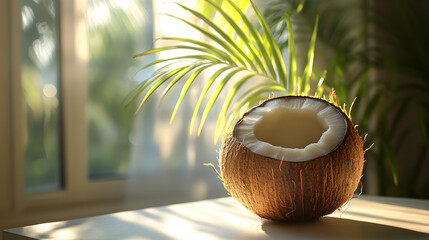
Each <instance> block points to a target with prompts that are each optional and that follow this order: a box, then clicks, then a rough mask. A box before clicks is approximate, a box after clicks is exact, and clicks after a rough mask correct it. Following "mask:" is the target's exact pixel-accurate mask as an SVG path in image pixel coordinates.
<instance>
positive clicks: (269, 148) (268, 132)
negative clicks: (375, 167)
mask: <svg viewBox="0 0 429 240" xmlns="http://www.w3.org/2000/svg"><path fill="white" fill-rule="evenodd" d="M220 155H221V158H220V165H221V175H222V179H223V181H224V185H225V188H226V189H227V190H228V191H229V193H230V194H231V196H232V197H234V198H236V199H237V200H238V201H239V202H240V203H241V204H243V205H244V206H245V207H246V208H248V209H249V210H250V211H252V212H254V213H255V214H257V215H258V216H260V217H262V218H266V219H271V220H278V221H309V220H313V219H317V218H319V217H321V216H324V215H327V214H330V213H332V212H333V211H335V210H336V209H338V208H339V207H341V206H342V205H343V204H344V203H346V202H347V201H348V200H349V199H350V198H351V197H352V196H353V193H354V191H355V190H356V188H357V187H358V184H359V181H360V178H361V175H362V169H363V162H364V151H363V139H362V138H361V136H360V135H359V134H358V132H357V130H356V128H355V126H354V125H353V123H352V122H351V120H350V118H349V117H348V116H347V115H346V114H345V113H344V112H343V111H342V110H341V109H340V108H339V107H338V106H336V105H335V104H332V103H330V102H328V101H325V100H322V99H319V98H312V97H301V96H286V97H278V98H273V99H269V100H267V101H265V102H263V103H262V104H260V105H259V106H257V107H255V108H252V109H250V110H249V111H248V112H247V113H246V114H244V116H243V117H242V118H241V119H240V120H239V121H238V122H237V123H236V125H235V127H234V129H233V132H232V134H230V135H228V136H227V137H226V138H225V139H224V141H223V144H222V149H221V153H220Z"/></svg>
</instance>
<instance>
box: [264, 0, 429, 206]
mask: <svg viewBox="0 0 429 240" xmlns="http://www.w3.org/2000/svg"><path fill="white" fill-rule="evenodd" d="M298 4H299V3H298V2H297V1H296V0H289V1H283V0H272V1H270V4H269V5H268V8H267V9H266V14H265V15H266V18H267V22H268V24H269V25H270V26H271V29H272V31H273V35H274V36H275V37H276V39H277V40H278V42H279V46H280V47H281V48H282V49H283V48H284V49H286V48H288V45H289V37H285V36H286V35H287V31H288V29H289V27H288V23H287V21H286V19H285V17H284V15H285V14H287V12H290V11H291V9H294V8H296V7H297V6H298ZM367 4H368V2H367V1H330V2H329V3H326V2H324V1H318V0H309V1H306V5H305V6H304V7H303V9H302V11H301V13H300V14H298V15H294V18H292V22H293V24H294V27H295V29H296V30H298V31H296V34H295V39H300V40H301V41H295V42H297V43H298V44H297V46H295V47H296V48H299V49H303V48H304V46H302V44H300V43H301V42H305V41H302V40H305V39H308V38H310V36H311V32H310V31H311V27H310V26H311V24H312V23H313V22H314V19H315V18H316V16H320V22H319V27H318V28H319V31H318V36H317V44H318V46H321V47H318V51H319V52H316V55H317V57H316V59H315V63H316V64H315V67H314V69H313V71H314V74H313V76H317V77H319V78H321V79H324V80H325V87H326V89H327V90H329V89H331V88H334V89H335V90H336V93H337V96H338V100H339V102H340V104H343V103H347V104H350V103H351V102H353V101H354V99H355V98H356V101H355V102H354V107H353V112H352V116H353V120H354V122H355V123H357V124H359V130H360V132H362V133H368V137H367V138H366V144H367V147H369V145H371V144H373V143H374V147H372V148H371V150H370V151H368V152H367V153H366V155H365V156H366V159H367V163H368V164H367V165H366V166H374V169H375V173H376V178H377V182H378V186H377V188H378V193H379V194H382V195H386V194H390V195H402V196H407V197H426V198H427V197H428V196H429V191H427V189H428V188H427V187H426V188H425V186H427V185H428V184H429V178H427V177H424V172H423V171H422V167H423V166H424V165H425V161H426V160H427V156H428V150H429V148H428V145H427V140H425V139H427V125H428V124H429V113H428V109H429V104H428V98H427V96H428V90H429V87H428V79H429V74H428V69H429V67H428V65H427V64H428V63H429V61H427V60H426V59H427V54H428V53H429V48H428V46H429V45H428V44H427V42H428V41H429V31H428V28H427V27H424V26H426V25H427V24H428V23H429V22H428V20H429V19H428V17H427V9H428V4H427V3H424V1H404V0H395V1H392V3H390V2H389V3H386V2H384V1H381V2H378V1H376V4H375V5H376V6H375V5H374V6H373V8H370V6H368V5H367ZM371 11H377V12H376V14H373V15H370V12H371ZM369 26H371V28H369ZM369 29H372V32H369ZM374 42H375V43H378V44H376V45H375V46H373V45H372V44H371V43H374ZM299 61H300V60H299V59H298V60H297V62H299ZM320 69H326V70H327V71H321V70H320ZM411 139H412V141H410V140H411ZM410 142H413V144H409V143H410ZM404 152H416V153H417V154H415V155H416V156H414V157H413V158H410V157H409V156H410V155H409V154H406V156H407V157H406V158H404V157H403V156H402V157H401V155H404ZM411 164H412V165H414V166H415V168H409V169H405V168H401V166H405V165H411ZM366 170H369V171H372V169H368V168H367V169H366ZM407 171H408V172H407ZM367 175H369V174H368V173H365V174H364V180H365V177H366V176H367ZM364 185H366V186H369V185H375V184H374V182H371V183H366V184H365V182H364ZM425 189H426V190H425Z"/></svg>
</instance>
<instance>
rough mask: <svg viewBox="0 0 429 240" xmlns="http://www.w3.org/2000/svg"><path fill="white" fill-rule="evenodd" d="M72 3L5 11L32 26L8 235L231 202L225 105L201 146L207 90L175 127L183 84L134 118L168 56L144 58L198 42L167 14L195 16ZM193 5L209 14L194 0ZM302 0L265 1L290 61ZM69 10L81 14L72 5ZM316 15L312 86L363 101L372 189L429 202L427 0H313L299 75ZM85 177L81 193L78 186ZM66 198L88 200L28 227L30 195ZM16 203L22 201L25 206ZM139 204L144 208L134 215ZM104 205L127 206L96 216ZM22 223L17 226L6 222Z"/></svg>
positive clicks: (130, 3) (142, 3) (129, 5)
mask: <svg viewBox="0 0 429 240" xmlns="http://www.w3.org/2000/svg"><path fill="white" fill-rule="evenodd" d="M6 2H9V1H6ZM70 2H71V3H64V2H63V1H60V0H21V1H16V2H15V3H12V1H11V2H9V4H7V5H6V6H8V7H10V8H12V9H15V10H14V11H12V14H10V15H8V17H9V18H8V19H7V22H8V23H10V26H12V25H13V23H16V22H19V24H17V25H19V26H20V28H19V29H18V30H11V28H7V29H9V30H8V31H9V33H11V34H9V35H10V36H11V39H14V40H17V41H12V40H11V41H12V42H16V44H17V46H18V47H15V48H12V50H10V51H11V52H10V55H11V56H15V55H19V56H16V57H15V58H18V59H20V61H18V63H19V66H15V65H16V64H17V61H13V62H10V64H11V65H10V66H9V67H10V69H12V70H10V71H12V72H13V73H14V74H13V75H14V76H15V78H14V79H13V80H14V81H15V83H11V84H12V86H15V87H12V97H11V99H12V100H11V102H15V103H12V104H11V106H14V107H11V108H10V109H9V110H10V112H13V113H12V118H11V119H14V120H10V121H11V122H10V123H11V124H14V126H12V127H10V129H12V130H10V131H11V136H12V137H11V138H13V139H14V140H13V142H14V144H15V145H19V146H21V147H18V148H14V149H10V150H9V151H11V152H12V151H15V152H13V153H12V154H10V155H13V156H14V158H13V160H11V159H3V160H2V161H3V162H2V165H3V166H11V165H14V164H12V163H10V161H12V162H19V161H20V162H22V164H17V165H15V168H18V170H16V169H12V171H10V172H12V173H9V170H2V171H5V172H6V171H7V172H8V174H10V175H11V176H10V178H9V179H10V181H11V182H12V183H11V184H9V185H11V186H13V187H7V189H8V191H6V192H7V193H6V194H5V196H6V198H7V199H9V200H5V201H4V202H3V204H4V206H5V207H3V209H5V210H4V211H3V212H2V211H0V214H1V215H0V219H1V220H3V225H4V226H7V227H12V226H15V225H20V224H22V223H26V224H29V223H37V222H42V221H47V220H57V219H61V218H67V216H74V217H78V216H86V215H92V214H100V213H107V212H112V211H117V210H121V209H130V208H137V207H147V206H155V205H162V204H168V203H175V202H184V201H193V200H201V199H208V198H215V197H222V196H227V193H226V192H225V190H224V189H223V186H222V184H221V181H220V180H219V179H218V178H217V173H216V172H215V171H214V169H213V168H211V167H208V166H204V164H206V163H212V164H214V165H215V166H217V152H216V151H217V149H219V145H220V143H213V134H214V127H215V120H216V113H218V112H219V110H220V109H219V106H215V109H214V110H213V111H212V114H211V115H209V120H208V121H207V123H206V127H205V129H204V130H203V133H202V134H201V135H200V136H197V135H196V134H195V133H194V134H189V130H190V129H189V122H190V119H191V116H192V112H193V106H194V105H195V104H196V102H197V100H198V97H199V93H200V92H201V89H202V86H200V85H195V86H194V88H193V89H192V90H191V92H190V94H189V95H188V96H187V97H186V98H185V100H184V102H183V103H182V106H181V109H180V110H179V112H178V115H177V116H176V119H175V121H174V122H173V123H172V124H169V120H170V114H171V112H172V111H173V108H174V106H175V101H176V100H177V98H178V96H179V93H180V88H179V87H175V88H174V89H173V90H172V91H171V94H168V95H166V96H165V97H161V94H155V95H154V96H153V97H152V98H151V99H150V101H149V102H148V104H145V105H144V106H143V108H142V110H141V111H140V112H139V113H138V114H137V115H135V116H134V111H135V109H136V108H137V104H136V105H131V106H128V107H127V108H125V107H124V99H125V97H126V96H127V94H128V93H129V92H130V91H131V90H132V89H133V88H135V87H136V86H137V85H138V84H139V83H140V82H141V81H143V80H144V79H147V78H148V77H149V76H150V74H151V73H152V72H153V71H154V70H155V69H151V68H149V69H146V70H145V71H140V69H141V68H142V67H143V66H144V65H145V64H147V63H148V62H151V61H154V60H155V59H157V58H159V57H160V56H157V55H155V56H148V57H145V58H136V59H134V58H133V56H134V55H136V54H138V53H141V52H144V51H147V50H149V49H152V48H154V47H158V46H162V44H166V43H165V42H160V41H157V40H156V39H157V38H159V37H162V36H184V37H193V36H195V37H199V36H198V35H193V34H195V33H194V32H193V31H192V30H190V29H187V28H186V26H184V25H183V24H181V23H179V22H178V21H175V20H174V19H172V18H169V17H167V16H165V15H162V14H160V13H161V12H163V13H172V14H174V15H176V16H182V17H187V16H186V15H184V12H183V10H181V9H180V8H177V6H175V5H174V4H172V1H167V0H163V1H151V0H75V1H70ZM217 2H219V3H221V2H222V1H221V0H217ZM239 2H244V3H242V4H243V6H246V4H247V5H248V2H247V3H246V2H245V1H239ZM181 3H183V4H186V5H187V6H192V7H195V8H196V9H197V10H199V11H201V12H206V13H207V11H208V12H209V10H208V9H206V8H204V4H203V5H201V4H199V5H198V4H197V3H196V1H194V0H188V1H181ZM300 3H301V1H296V0H269V1H256V4H257V6H258V7H259V8H260V10H261V11H262V12H263V14H264V16H265V18H266V19H267V22H268V23H269V26H270V27H271V30H272V31H273V33H274V36H275V38H276V40H277V42H278V44H279V46H280V47H281V49H282V51H283V53H284V58H285V59H286V60H287V58H288V55H287V51H288V49H287V46H288V45H287V42H288V34H287V28H286V22H285V18H284V15H285V13H287V12H290V11H291V10H294V9H297V8H298V6H299V4H300ZM67 4H68V5H71V6H73V8H71V9H68V8H67V9H66V8H65V7H64V5H67ZM18 5H19V6H18ZM67 11H70V12H72V14H69V13H67ZM13 12H15V14H13ZM181 14H182V15H181ZM207 14H208V13H207ZM250 15H251V14H250ZM316 16H319V21H320V22H319V30H318V35H317V42H316V54H315V67H314V75H313V76H312V78H313V80H314V81H318V80H319V79H320V78H323V79H324V83H325V88H326V93H328V92H329V91H330V90H331V89H332V88H334V89H335V90H336V93H337V96H338V100H339V102H340V103H341V104H343V103H344V104H346V105H347V106H350V105H352V103H353V102H354V105H353V109H352V117H353V121H354V122H355V123H356V124H358V125H359V127H358V129H359V131H360V133H361V134H362V135H365V134H368V135H367V137H366V144H365V147H366V148H369V150H368V151H367V152H366V155H365V157H366V162H365V169H364V175H363V180H362V192H363V193H364V194H371V195H385V196H398V197H410V198H426V199H428V198H429V175H428V174H427V172H428V171H429V154H428V150H429V148H428V146H429V145H428V144H429V142H428V140H429V139H428V134H429V131H428V124H429V112H428V109H429V94H428V92H429V60H428V58H427V54H429V46H428V43H429V28H428V27H427V26H429V17H428V16H429V4H428V2H427V1H424V0H414V1H405V0H394V1H387V0H386V1H384V0H383V1H380V0H378V1H371V0H347V1H339V0H323V1H322V0H307V1H305V4H304V5H303V8H302V10H301V11H300V12H299V13H296V14H293V15H292V23H293V29H294V33H295V44H296V49H297V50H296V54H297V62H298V71H302V70H303V67H304V61H305V58H306V55H307V51H308V43H309V42H310V38H311V33H312V30H313V24H314V22H315V18H316ZM70 33H73V34H70ZM9 35H7V34H6V35H3V36H4V37H5V36H9ZM6 42H7V41H6ZM11 44H12V43H11ZM168 44H171V43H168ZM16 49H19V50H16ZM161 57H166V56H161ZM167 57H168V56H167ZM70 63H74V64H70ZM12 64H15V65H14V66H12ZM8 70H9V69H8ZM65 73H68V74H65ZM204 77H205V76H201V78H204ZM11 79H12V78H11ZM2 81H9V80H8V79H5V80H2ZM16 81H19V83H16ZM65 81H67V82H65ZM1 91H2V92H3V91H9V90H8V89H2V90H1ZM16 102H18V103H16ZM17 108H18V109H17ZM11 109H15V110H11ZM3 112H7V110H5V111H2V116H8V115H9V114H8V113H5V114H4V115H3ZM17 119H20V120H19V121H18V120H17ZM17 128H18V129H19V130H16V129H17ZM76 132H77V133H79V134H80V135H77V136H78V137H77V138H73V139H72V138H70V137H69V135H73V134H74V133H76ZM73 136H74V135H73ZM4 138H5V139H6V140H4V141H8V139H7V138H8V137H7V136H4ZM9 140H10V139H9ZM372 144H373V145H372ZM76 146H77V147H76ZM16 151H18V153H17V152H16ZM73 154H75V155H73ZM76 154H77V155H76ZM71 156H80V157H76V158H75V157H71ZM4 162H9V163H8V164H6V163H5V164H6V165H4V164H3V163H4ZM20 166H21V167H20ZM76 166H78V167H76ZM11 168H12V167H11ZM4 169H5V168H4ZM70 169H78V170H70ZM79 169H81V170H79ZM76 172H77V173H78V174H76V175H75V174H74V173H76ZM74 178H76V181H77V182H82V184H75V185H76V187H69V186H71V185H73V184H74V183H73V182H74V181H75V180H74ZM77 178H79V179H77ZM16 182H18V184H16ZM118 182H120V183H121V184H120V185H119V187H118V185H117V184H116V183H118ZM20 183H21V184H20ZM83 183H84V184H83ZM93 183H96V184H98V183H100V184H103V188H105V189H106V190H103V191H106V192H109V193H108V194H107V195H106V194H104V195H103V194H101V195H100V196H105V195H106V196H108V197H106V199H103V198H102V197H98V198H97V197H88V198H86V197H85V196H86V195H88V196H92V195H91V194H93V195H97V193H96V192H93V193H91V191H92V190H86V191H80V190H75V188H76V189H77V188H79V186H80V187H82V188H87V185H88V186H89V185H91V184H93ZM105 183H106V184H105ZM70 184H71V185H70ZM15 186H17V187H15ZM73 186H74V185H73ZM97 186H98V185H97ZM5 188H6V187H5ZM97 188H98V187H96V188H95V189H97ZM87 189H94V188H91V187H89V188H87ZM17 192H18V193H17ZM19 192H20V193H19ZM56 192H65V193H67V194H68V192H73V193H71V194H72V195H82V196H79V197H77V199H79V201H78V203H84V204H85V205H87V206H88V208H87V209H86V210H85V211H84V212H81V213H76V214H75V215H73V214H71V215H70V214H68V215H67V214H66V213H64V212H63V213H62V214H57V215H55V214H54V215H52V214H51V215H49V216H44V217H39V218H37V217H36V218H32V219H29V220H26V221H20V220H19V218H20V217H21V218H25V217H26V216H27V215H28V212H29V211H28V209H30V208H31V207H29V205H31V203H32V201H33V200H32V199H33V197H32V196H36V197H37V196H48V197H47V198H50V197H49V196H51V195H50V194H52V193H56ZM136 192H145V194H143V193H136ZM17 199H18V200H17ZM16 200H17V201H18V202H21V203H19V204H17V205H16V204H14V203H13V202H15V201H16ZM47 201H48V202H50V201H52V202H53V203H55V204H60V205H59V206H61V207H63V208H70V206H71V205H73V203H71V202H72V201H71V200H69V201H70V202H67V200H64V203H61V201H63V200H61V198H60V199H59V200H58V199H57V200H47ZM127 201H134V202H135V204H133V205H124V203H126V202H127ZM101 202H110V203H118V202H119V203H120V204H122V205H120V207H118V206H117V204H116V207H111V208H104V209H98V210H94V208H92V207H91V206H93V205H94V204H100V203H101ZM66 203H67V204H66ZM75 204H76V203H75ZM91 204H92V205H91ZM78 205H79V204H78ZM36 206H37V204H36ZM109 206H110V205H109ZM1 209H2V208H0V210H1ZM91 209H92V210H91ZM16 211H18V212H21V215H19V214H18V215H17V214H16ZM12 215H14V216H15V217H14V218H13V219H15V220H13V221H12V220H11V221H9V222H7V221H5V219H12V218H10V216H12ZM42 215H43V214H42Z"/></svg>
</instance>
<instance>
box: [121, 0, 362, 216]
mask: <svg viewBox="0 0 429 240" xmlns="http://www.w3.org/2000/svg"><path fill="white" fill-rule="evenodd" d="M200 2H202V3H204V4H205V5H206V6H207V7H209V9H211V11H209V12H210V13H206V14H204V13H203V12H202V11H196V10H193V9H192V8H189V7H187V6H184V5H182V4H178V6H180V7H181V8H183V9H184V10H185V11H186V12H188V13H190V14H191V15H192V16H193V17H194V18H195V19H196V20H197V21H190V20H187V19H185V18H180V17H177V16H173V15H170V17H172V18H175V19H177V20H178V21H181V22H184V23H185V24H187V25H189V26H190V27H192V28H193V29H194V30H196V31H197V32H199V33H200V34H201V35H202V36H203V37H204V38H205V39H204V40H200V39H195V38H183V37H163V38H162V40H174V41H176V42H179V44H175V45H168V46H164V47H159V48H155V49H153V50H150V51H147V52H144V53H141V54H139V55H137V56H136V57H141V56H146V55H150V54H155V53H160V52H165V51H177V50H188V51H189V54H185V55H179V56H177V57H172V58H164V59H159V60H155V61H153V62H150V63H148V64H147V65H146V66H144V67H143V69H145V68H148V67H151V66H158V69H157V70H156V71H155V72H154V73H153V75H152V76H151V77H150V78H149V79H147V80H145V81H144V82H142V83H141V84H140V85H139V86H138V87H137V88H136V89H135V90H134V92H133V93H132V95H131V97H130V99H129V102H133V101H136V100H137V99H139V100H140V106H139V108H138V109H137V112H138V111H139V110H140V108H141V107H142V106H143V104H144V103H145V102H146V101H147V100H148V99H149V98H150V96H151V95H152V94H153V93H154V92H155V91H159V89H160V88H163V95H165V94H167V93H168V92H169V91H170V90H171V89H172V87H173V86H175V85H176V84H177V83H179V82H184V84H183V87H182V89H181V92H180V95H179V98H178V100H177V102H176V105H175V108H174V110H173V112H172V116H171V121H173V119H174V117H175V115H176V113H177V111H178V109H179V106H180V104H181V102H182V100H183V99H184V98H185V96H186V94H187V93H188V92H189V90H190V88H191V87H192V85H193V84H195V83H196V82H197V81H204V80H201V79H200V78H198V77H199V76H200V75H201V74H203V73H204V72H207V71H209V70H211V75H210V76H209V77H208V79H207V80H205V81H204V83H203V86H204V87H203V90H202V91H201V93H200V96H199V99H198V102H197V103H196V105H195V108H194V113H193V116H192V120H191V123H190V129H191V132H192V130H193V129H194V125H195V124H196V119H197V115H198V112H199V110H200V109H202V110H203V111H202V115H201V121H200V122H199V126H198V134H199V133H200V132H201V131H202V128H203V126H204V123H205V121H206V119H207V116H208V114H209V112H210V111H211V110H212V109H213V106H214V104H215V102H218V101H223V103H222V104H221V106H222V107H221V110H220V112H219V115H218V118H217V124H216V130H215V140H217V139H219V138H220V137H222V148H221V151H220V177H221V179H222V181H223V183H224V186H225V188H226V189H227V190H228V191H229V192H230V194H231V196H232V197H234V198H236V199H237V200H238V201H239V202H240V203H242V204H243V205H244V206H245V207H247V208H248V209H249V210H251V211H252V212H254V213H255V214H257V215H258V216H261V217H263V218H267V219H272V220H279V221H307V220H312V219H316V218H319V217H321V216H323V215H326V214H329V213H331V212H333V211H334V210H335V209H337V208H338V207H340V206H341V205H342V204H344V203H345V202H347V201H348V200H349V199H350V198H351V197H352V194H353V192H354V191H355V189H356V188H357V185H358V183H359V180H360V177H361V172H362V168H363V154H364V151H363V139H362V138H361V137H360V135H359V134H358V132H357V130H356V128H355V126H354V125H353V123H352V122H351V119H350V117H349V115H348V113H347V111H346V110H345V108H344V107H342V108H341V107H339V106H338V103H337V101H336V95H335V92H334V91H333V92H331V94H330V96H329V98H328V99H325V98H323V96H322V94H323V91H324V88H323V76H322V77H321V78H320V79H318V81H315V82H313V81H311V79H312V78H311V76H312V74H313V60H314V52H315V43H316V36H317V28H318V19H317V18H316V21H315V24H314V29H313V33H312V37H311V41H310V44H309V50H308V54H307V60H306V64H305V67H304V70H303V72H302V73H301V74H298V72H297V66H296V57H295V44H294V38H293V30H292V27H291V16H292V14H295V13H297V12H299V11H300V10H301V9H302V6H303V2H301V3H300V4H299V5H298V7H297V8H296V9H294V10H293V11H290V12H288V13H287V14H286V15H285V21H286V23H287V29H288V43H287V44H288V64H286V63H285V61H284V59H283V56H282V52H281V51H280V49H279V46H278V45H277V43H276V40H275V39H274V36H273V34H272V32H271V30H270V28H269V26H268V24H267V22H266V20H265V19H264V17H263V15H262V14H261V12H260V11H259V10H258V8H257V7H256V6H255V4H254V3H253V2H251V1H250V2H247V3H246V1H244V4H243V2H240V3H241V4H240V5H239V4H237V2H235V1H232V0H225V1H222V2H221V3H218V2H214V1H212V0H204V1H200ZM247 8H250V9H251V11H252V13H253V14H254V15H255V16H256V19H257V24H253V23H252V21H251V20H250V19H249V17H248V16H247V15H246V13H245V11H244V10H243V9H247ZM213 16H216V17H213ZM195 19H194V20H195ZM219 19H220V20H219ZM196 22H199V23H202V24H203V25H200V24H197V23H196ZM286 66H287V67H286ZM210 89H211V91H209V90H210ZM222 92H227V94H226V97H224V98H223V99H221V97H220V96H221V93H222ZM203 100H206V102H207V103H206V104H205V106H202V103H203Z"/></svg>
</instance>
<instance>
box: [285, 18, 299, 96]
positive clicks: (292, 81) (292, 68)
mask: <svg viewBox="0 0 429 240" xmlns="http://www.w3.org/2000/svg"><path fill="white" fill-rule="evenodd" d="M286 25H287V30H288V34H289V35H288V48H289V81H288V83H289V85H288V86H287V89H288V90H289V91H291V92H293V93H297V92H298V89H297V87H298V86H297V84H296V80H297V79H296V58H295V41H294V39H293V29H292V22H291V19H290V14H286Z"/></svg>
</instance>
